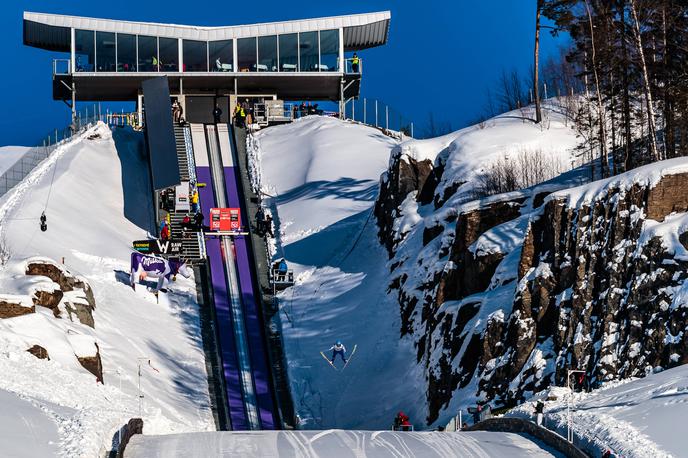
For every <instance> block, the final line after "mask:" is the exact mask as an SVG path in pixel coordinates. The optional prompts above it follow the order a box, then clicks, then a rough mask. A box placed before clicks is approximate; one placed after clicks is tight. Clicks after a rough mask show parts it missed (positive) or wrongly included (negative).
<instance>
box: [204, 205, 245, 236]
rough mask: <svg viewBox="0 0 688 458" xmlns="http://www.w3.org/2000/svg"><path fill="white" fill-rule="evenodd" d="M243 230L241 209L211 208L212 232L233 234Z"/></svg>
mask: <svg viewBox="0 0 688 458" xmlns="http://www.w3.org/2000/svg"><path fill="white" fill-rule="evenodd" d="M240 229H241V209H239V208H211V209H210V230H211V231H220V232H233V231H238V230H240Z"/></svg>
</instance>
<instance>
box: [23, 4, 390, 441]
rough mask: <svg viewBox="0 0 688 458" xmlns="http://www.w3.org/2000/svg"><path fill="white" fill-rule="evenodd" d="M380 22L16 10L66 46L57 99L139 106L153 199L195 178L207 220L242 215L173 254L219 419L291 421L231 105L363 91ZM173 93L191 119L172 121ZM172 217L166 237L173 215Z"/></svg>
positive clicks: (340, 98)
mask: <svg viewBox="0 0 688 458" xmlns="http://www.w3.org/2000/svg"><path fill="white" fill-rule="evenodd" d="M389 25H390V13H389V11H385V12H378V13H369V14H356V15H350V16H337V17H328V18H318V19H305V20H298V21H286V22H272V23H265V24H253V25H238V26H228V27H196V26H180V25H172V24H155V23H147V22H131V21H119V20H108V19H94V18H85V17H75V16H62V15H55V14H42V13H28V12H27V13H24V44H25V45H27V46H32V47H37V48H41V49H46V50H49V51H55V52H61V53H65V55H64V57H62V58H57V59H54V61H53V67H52V84H53V98H54V99H55V100H62V101H65V102H66V103H67V104H68V105H70V106H71V107H72V110H73V111H72V112H73V113H74V107H75V105H76V103H77V102H79V101H89V102H92V101H132V102H135V103H136V105H137V110H138V112H139V119H142V116H141V114H142V113H144V111H145V119H146V123H145V133H146V137H147V140H148V141H147V147H148V153H149V163H150V170H151V182H152V188H153V191H154V192H153V198H154V199H156V203H157V199H159V197H160V192H159V191H160V190H161V189H165V188H170V187H174V186H178V185H179V188H182V189H181V190H182V191H183V188H184V186H186V189H187V191H188V189H189V188H188V183H189V182H192V183H196V184H197V185H198V188H199V197H200V211H201V212H202V214H203V215H204V220H205V222H206V223H205V224H209V223H210V221H211V218H212V216H211V214H210V210H211V209H212V208H224V209H226V210H230V209H231V210H235V211H237V210H238V211H240V213H241V219H240V221H245V222H248V223H247V224H246V225H245V226H244V230H242V231H241V232H237V233H232V234H223V233H221V232H212V231H208V230H204V231H199V232H198V233H197V236H198V238H197V245H196V248H197V249H196V250H193V255H192V254H190V253H192V251H191V250H190V247H188V246H187V248H186V249H185V250H184V251H183V253H182V256H183V257H184V258H185V259H186V260H189V259H191V258H193V257H194V255H195V256H196V258H197V259H196V261H197V262H196V266H197V271H196V279H197V282H198V288H199V292H200V296H199V297H201V298H202V303H203V304H204V306H203V307H202V309H203V311H202V313H203V314H204V317H205V319H204V322H208V323H211V324H206V325H204V332H205V335H204V337H203V341H204V347H205V350H206V357H207V360H208V363H209V366H211V370H209V385H210V391H211V393H210V394H211V399H212V400H213V406H214V409H213V410H214V412H215V414H216V422H217V425H218V428H219V429H238V430H243V429H251V430H253V429H280V428H285V427H289V426H293V425H294V420H295V419H294V415H293V406H292V401H291V394H290V390H289V384H288V381H287V375H286V374H287V371H286V362H285V361H284V354H283V352H282V348H281V337H280V336H279V331H278V332H277V335H275V332H274V329H276V328H277V329H279V326H278V325H277V326H276V325H275V320H278V319H279V314H278V313H277V308H275V307H274V302H273V297H272V292H271V291H272V289H271V288H270V285H269V283H268V274H267V271H268V269H269V260H268V259H267V255H266V253H267V250H266V246H265V240H264V238H263V237H262V236H261V235H260V234H256V232H255V231H254V229H253V227H252V225H251V224H250V221H251V219H252V218H251V217H252V216H253V215H254V214H255V212H256V208H257V207H256V206H257V205H258V204H259V202H260V196H257V195H255V194H254V193H253V190H252V189H251V186H250V183H249V180H248V176H247V168H248V166H247V159H246V132H245V130H244V129H242V128H236V129H235V128H233V127H232V126H231V125H230V124H229V123H230V113H232V112H233V111H234V107H235V106H236V104H237V102H238V101H243V100H244V99H249V100H250V101H252V102H253V103H254V105H253V106H254V107H255V106H258V105H262V106H268V105H269V104H270V105H271V106H278V107H282V110H284V108H283V104H282V102H284V101H333V102H339V104H340V105H339V106H340V113H341V112H342V111H343V106H344V103H345V102H346V101H348V100H350V99H352V98H357V97H358V96H359V94H360V88H361V78H362V74H363V60H362V59H360V58H358V57H357V58H356V59H353V58H352V57H350V56H352V55H353V53H354V52H357V51H362V50H364V49H366V48H371V47H375V46H380V45H383V44H385V43H386V41H387V38H388V34H389ZM144 93H145V97H144ZM173 100H176V101H177V102H179V103H180V104H181V106H182V107H183V109H184V118H185V119H186V121H187V123H186V124H180V123H173V121H172V112H171V109H170V106H171V103H172V101H173ZM216 107H218V108H220V110H221V112H222V114H221V115H220V116H219V119H218V116H217V114H216V113H213V112H214V111H215V108H216ZM266 113H267V110H266ZM257 115H258V114H257V113H256V116H257ZM279 115H280V113H278V116H276V118H280V117H281V118H283V119H282V120H284V118H288V119H290V118H291V113H289V116H287V113H284V112H283V113H281V116H279ZM266 117H267V118H269V116H267V115H266ZM181 183H186V185H184V184H181ZM156 207H157V205H156ZM186 212H188V209H187V210H186ZM170 214H172V218H171V220H172V221H171V226H172V233H173V235H174V233H175V230H176V229H175V228H176V221H177V219H175V217H181V215H180V214H177V213H176V208H175V209H174V210H171V211H170Z"/></svg>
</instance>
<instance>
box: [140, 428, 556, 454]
mask: <svg viewBox="0 0 688 458" xmlns="http://www.w3.org/2000/svg"><path fill="white" fill-rule="evenodd" d="M220 455H222V456H241V457H243V458H262V457H265V456H270V457H277V456H279V457H304V458H348V457H351V458H354V457H356V458H362V457H374V458H383V457H390V458H391V457H399V456H404V457H424V458H440V457H446V458H450V457H457V456H461V457H483V458H489V457H494V458H501V457H506V456H508V457H513V458H517V457H543V458H544V457H552V456H559V455H557V454H551V453H549V452H547V451H545V450H543V449H542V448H540V446H539V445H538V444H537V443H535V442H533V441H531V440H529V439H527V438H525V437H523V436H520V435H518V434H511V433H491V432H470V433H468V432H467V433H434V432H423V433H412V432H403V433H400V432H392V431H375V432H373V431H342V430H327V431H298V432H297V431H250V432H221V433H214V434H204V433H201V434H193V435H190V434H174V435H168V436H156V437H141V436H134V437H133V438H132V440H131V442H130V443H129V446H128V447H127V457H130V458H154V457H160V458H163V457H170V456H183V457H185V458H206V457H211V456H220Z"/></svg>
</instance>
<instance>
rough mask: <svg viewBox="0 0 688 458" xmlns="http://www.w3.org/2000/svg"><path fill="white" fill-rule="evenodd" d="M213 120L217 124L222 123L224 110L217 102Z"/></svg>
mask: <svg viewBox="0 0 688 458" xmlns="http://www.w3.org/2000/svg"><path fill="white" fill-rule="evenodd" d="M213 121H214V122H215V124H220V122H222V110H221V109H220V105H218V104H215V109H214V110H213Z"/></svg>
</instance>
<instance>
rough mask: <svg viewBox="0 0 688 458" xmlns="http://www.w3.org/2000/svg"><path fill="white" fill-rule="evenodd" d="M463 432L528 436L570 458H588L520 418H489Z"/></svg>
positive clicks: (543, 429)
mask: <svg viewBox="0 0 688 458" xmlns="http://www.w3.org/2000/svg"><path fill="white" fill-rule="evenodd" d="M464 431H499V432H505V433H520V434H528V435H529V436H532V437H534V438H535V439H538V440H540V441H542V442H544V443H545V444H547V445H548V446H549V447H552V448H553V449H555V450H557V451H559V452H561V453H563V454H564V455H566V456H567V457H570V458H588V455H587V454H585V453H584V452H583V451H582V450H581V449H579V448H578V447H576V446H575V445H573V444H571V443H570V442H569V441H567V440H566V439H564V438H563V437H561V436H560V435H559V434H556V433H553V432H552V431H550V430H548V429H546V428H542V427H540V426H538V425H536V424H535V423H533V422H532V421H528V420H524V419H522V418H512V417H508V418H507V417H499V418H489V419H487V420H484V421H481V422H480V423H477V424H475V425H473V426H470V427H468V428H465V429H464Z"/></svg>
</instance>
